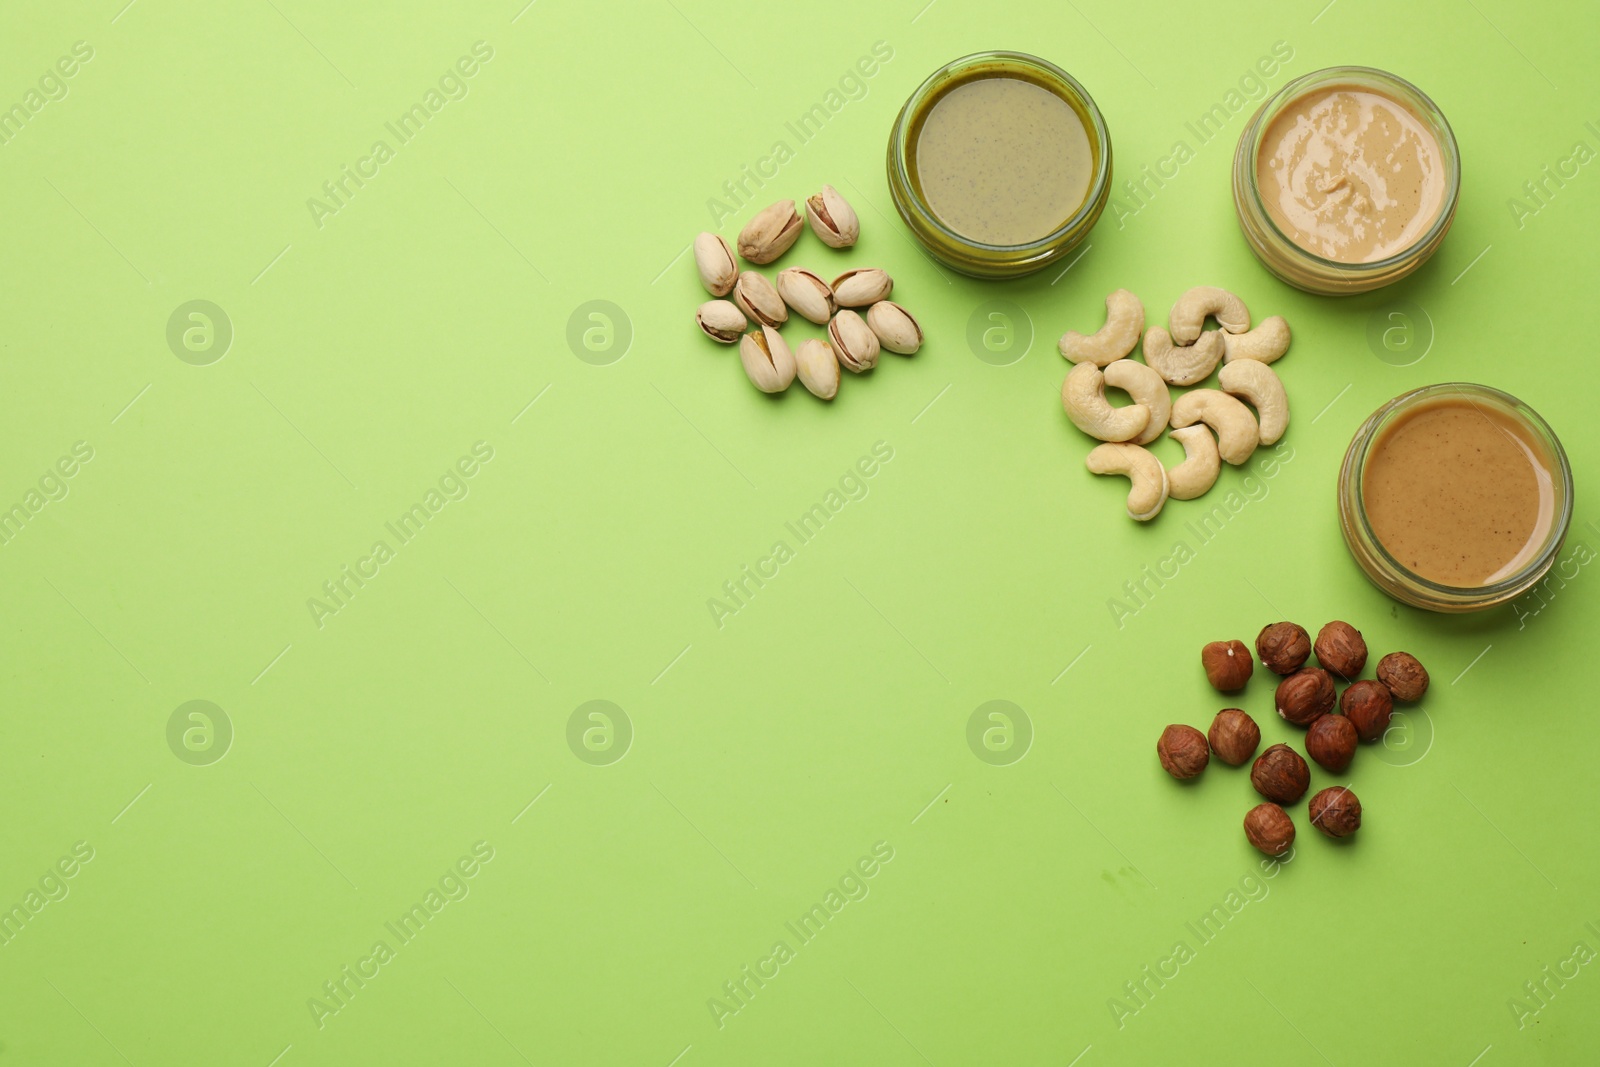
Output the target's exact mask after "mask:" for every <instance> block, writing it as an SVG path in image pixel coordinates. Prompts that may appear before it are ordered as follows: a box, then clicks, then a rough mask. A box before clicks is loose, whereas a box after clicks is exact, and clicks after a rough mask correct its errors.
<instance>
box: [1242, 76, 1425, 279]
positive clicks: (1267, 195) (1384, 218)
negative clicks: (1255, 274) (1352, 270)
mask: <svg viewBox="0 0 1600 1067" xmlns="http://www.w3.org/2000/svg"><path fill="white" fill-rule="evenodd" d="M1256 185H1257V188H1258V189H1259V191H1260V196H1261V202H1262V204H1263V205H1264V206H1265V208H1266V211H1267V214H1268V215H1269V216H1271V218H1272V221H1273V222H1274V223H1276V224H1277V226H1278V228H1279V229H1280V230H1282V231H1283V233H1284V235H1285V236H1286V237H1288V238H1289V240H1291V241H1293V242H1294V243H1295V244H1297V245H1299V246H1300V247H1301V248H1304V249H1306V250H1307V251H1309V252H1312V253H1314V254H1316V255H1319V256H1322V257H1323V258H1324V259H1330V260H1334V261H1336V262H1340V263H1376V262H1378V261H1380V260H1384V259H1388V258H1390V257H1391V256H1396V255H1399V254H1400V253H1402V252H1404V251H1406V250H1407V249H1409V248H1411V247H1412V246H1413V245H1415V244H1416V243H1417V242H1418V241H1419V240H1420V239H1421V238H1422V237H1423V235H1424V234H1426V233H1427V232H1428V230H1429V229H1430V227H1432V225H1433V222H1434V220H1435V219H1436V218H1438V216H1439V213H1440V211H1441V210H1443V208H1444V205H1445V202H1446V199H1447V194H1448V193H1449V192H1450V180H1449V175H1447V173H1446V167H1445V160H1444V153H1443V151H1442V150H1441V148H1440V145H1439V141H1438V138H1436V137H1435V136H1434V133H1433V130H1432V129H1431V128H1430V125H1429V123H1427V122H1425V121H1423V119H1422V118H1421V117H1420V116H1419V115H1418V114H1416V113H1415V112H1414V111H1413V110H1412V109H1411V108H1410V107H1409V106H1408V105H1407V104H1404V103H1402V102H1401V101H1400V100H1399V99H1397V98H1395V97H1393V96H1389V95H1388V94H1386V93H1380V92H1375V91H1373V90H1372V89H1371V88H1367V87H1362V86H1358V85H1353V84H1352V85H1331V86H1323V87H1319V88H1316V89H1312V90H1311V91H1309V92H1307V93H1306V94H1305V95H1303V96H1300V97H1298V98H1296V99H1293V100H1290V101H1289V102H1287V103H1286V104H1284V106H1283V107H1282V109H1281V110H1280V111H1279V112H1278V113H1277V115H1276V116H1275V117H1274V118H1273V119H1272V121H1271V123H1270V125H1268V127H1267V129H1266V131H1265V132H1264V133H1263V134H1262V137H1261V142H1260V147H1259V149H1258V150H1257V154H1256Z"/></svg>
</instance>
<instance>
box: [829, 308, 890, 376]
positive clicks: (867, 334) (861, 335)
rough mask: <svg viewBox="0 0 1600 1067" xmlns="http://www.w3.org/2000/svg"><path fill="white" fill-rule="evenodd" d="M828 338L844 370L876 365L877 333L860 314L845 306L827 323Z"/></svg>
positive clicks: (863, 368) (865, 368)
mask: <svg viewBox="0 0 1600 1067" xmlns="http://www.w3.org/2000/svg"><path fill="white" fill-rule="evenodd" d="M828 340H829V341H831V342H833V351H834V354H835V355H836V356H838V357H839V364H840V365H841V366H842V367H844V369H845V370H850V371H855V372H856V373H857V374H860V373H861V372H862V371H869V370H871V369H872V368H873V367H876V366H877V365H878V335H877V334H875V333H873V332H872V328H871V327H870V326H868V325H867V324H866V321H865V320H864V319H862V317H861V316H860V315H857V314H856V313H855V312H854V311H851V310H850V309H849V308H845V309H844V310H843V311H840V312H839V313H838V314H837V315H835V316H834V317H833V321H832V322H830V323H828Z"/></svg>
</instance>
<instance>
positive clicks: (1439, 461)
mask: <svg viewBox="0 0 1600 1067" xmlns="http://www.w3.org/2000/svg"><path fill="white" fill-rule="evenodd" d="M1361 494H1362V498H1363V502H1364V505H1365V509H1366V516H1367V521H1368V523H1369V524H1370V525H1371V529H1372V533H1373V536H1374V537H1376V538H1377V540H1378V543H1379V544H1381V545H1382V546H1383V547H1384V549H1385V550H1386V551H1387V552H1388V553H1389V554H1390V555H1391V556H1393V557H1394V559H1395V560H1396V561H1397V562H1398V563H1399V564H1400V565H1401V566H1403V567H1405V568H1407V569H1408V570H1410V571H1411V572H1412V573H1414V574H1417V575H1419V576H1421V577H1423V578H1426V579H1428V580H1429V581H1433V582H1437V583H1439V584H1441V585H1448V586H1458V587H1469V586H1470V587H1477V586H1486V585H1491V584H1493V583H1495V582H1497V581H1501V580H1503V579H1504V578H1506V577H1508V576H1510V575H1512V574H1514V573H1516V572H1517V571H1519V570H1520V569H1522V568H1523V567H1525V566H1526V565H1527V564H1528V563H1529V562H1530V561H1531V560H1532V559H1533V558H1534V556H1535V555H1537V554H1538V553H1539V551H1540V549H1541V547H1542V546H1543V545H1544V544H1545V542H1546V541H1547V540H1548V539H1549V535H1550V530H1551V525H1552V523H1554V521H1555V518H1556V492H1555V486H1554V483H1553V471H1552V465H1551V460H1550V457H1549V456H1548V455H1547V454H1546V452H1545V449H1544V447H1543V446H1542V445H1541V444H1539V443H1538V442H1537V441H1536V440H1534V439H1533V438H1532V437H1531V436H1530V435H1529V434H1528V433H1527V431H1526V430H1525V428H1524V427H1523V425H1522V424H1521V423H1520V422H1519V421H1517V420H1515V419H1513V418H1511V417H1509V416H1508V415H1506V414H1504V413H1503V412H1500V411H1497V410H1494V409H1492V408H1490V407H1488V406H1487V405H1484V404H1481V403H1476V402H1474V401H1473V400H1471V399H1469V398H1465V397H1445V398H1441V399H1438V400H1433V401H1429V402H1426V403H1423V404H1419V405H1417V406H1416V407H1415V408H1413V409H1412V410H1410V411H1408V412H1406V413H1405V414H1404V415H1403V416H1402V417H1401V418H1399V419H1396V420H1395V421H1394V422H1393V423H1392V424H1391V425H1389V426H1388V427H1386V428H1385V429H1384V430H1383V432H1382V433H1381V435H1380V436H1379V437H1378V438H1377V440H1376V441H1375V442H1374V443H1373V444H1372V446H1371V448H1370V450H1369V452H1368V455H1367V461H1366V467H1365V470H1364V472H1363V475H1362V479H1361Z"/></svg>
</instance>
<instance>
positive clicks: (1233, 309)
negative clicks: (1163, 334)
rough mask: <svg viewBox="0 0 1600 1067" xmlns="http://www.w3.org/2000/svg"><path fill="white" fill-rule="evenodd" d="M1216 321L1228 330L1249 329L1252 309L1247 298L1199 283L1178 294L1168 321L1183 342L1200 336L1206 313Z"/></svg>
mask: <svg viewBox="0 0 1600 1067" xmlns="http://www.w3.org/2000/svg"><path fill="white" fill-rule="evenodd" d="M1207 315H1210V316H1211V317H1213V318H1215V319H1216V320H1217V325H1219V326H1221V327H1222V328H1223V329H1224V330H1227V331H1228V332H1229V333H1244V332H1245V331H1246V330H1248V329H1249V328H1250V309H1249V308H1247V307H1245V306H1244V301H1243V300H1240V299H1239V298H1238V297H1236V296H1234V295H1233V294H1232V293H1230V292H1228V290H1226V289H1218V288H1217V287H1216V286H1214V285H1197V286H1195V287H1194V288H1193V289H1190V290H1189V291H1188V292H1187V293H1184V294H1183V295H1182V296H1180V297H1178V302H1177V303H1176V304H1173V305H1172V314H1170V315H1169V316H1167V324H1168V325H1169V326H1171V327H1172V339H1173V340H1174V341H1177V342H1178V343H1179V344H1180V345H1192V344H1194V343H1195V341H1197V340H1199V338H1200V329H1201V327H1203V326H1204V325H1205V323H1206V316H1207Z"/></svg>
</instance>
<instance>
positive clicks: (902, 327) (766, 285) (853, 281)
mask: <svg viewBox="0 0 1600 1067" xmlns="http://www.w3.org/2000/svg"><path fill="white" fill-rule="evenodd" d="M806 218H807V219H809V220H810V223H811V232H812V233H814V234H816V235H817V239H818V240H819V241H821V242H822V243H823V244H825V245H827V246H828V247H829V248H849V247H850V246H851V245H853V244H855V243H856V238H857V237H859V236H860V235H861V222H860V220H859V219H858V218H857V217H856V213H855V209H854V208H852V207H851V206H850V204H849V202H848V201H847V200H845V198H844V197H842V196H840V195H839V191H838V190H837V189H835V188H834V187H833V186H831V185H824V186H823V187H822V192H820V193H818V194H817V195H815V196H813V197H810V198H809V199H808V200H807V201H806ZM804 228H805V226H804V223H803V222H802V220H801V217H800V214H799V212H798V211H797V210H796V207H795V202H794V201H793V200H780V201H778V202H777V203H776V204H773V205H771V206H770V207H767V208H764V209H763V210H761V211H760V212H758V213H757V214H756V216H755V218H753V219H751V220H750V221H749V222H748V223H746V224H745V227H744V229H743V230H741V231H739V255H740V256H742V257H743V258H744V259H746V260H748V261H749V262H751V263H755V264H757V265H765V264H768V263H772V262H774V261H776V260H777V259H778V257H780V256H782V255H783V254H784V253H785V252H787V251H788V250H789V249H790V248H791V247H792V246H793V245H794V243H795V242H796V241H797V240H799V239H800V231H801V230H802V229H804ZM694 261H695V266H696V267H698V268H699V271H700V280H701V281H702V282H703V283H704V284H705V287H706V291H707V292H709V293H710V294H711V295H712V296H714V297H718V298H722V297H726V296H727V295H728V294H729V293H732V294H733V299H732V300H725V299H716V300H708V301H706V302H705V303H704V304H701V305H700V307H699V309H698V310H697V311H696V312H695V316H694V317H695V322H696V323H698V324H699V326H700V329H701V331H702V332H704V333H705V335H706V336H707V337H709V338H711V339H712V340H713V341H717V342H719V343H721V344H725V345H731V344H735V343H737V344H738V346H739V361H740V362H741V363H743V364H744V372H745V374H746V375H747V376H748V377H749V378H750V381H751V382H752V383H753V384H754V385H755V387H756V388H757V389H760V390H761V391H762V392H763V393H781V392H783V391H784V390H785V389H787V388H789V385H790V383H791V382H793V381H794V380H795V378H797V377H798V378H799V379H800V384H802V385H804V386H805V387H806V388H807V389H809V390H810V391H811V393H812V394H813V395H815V396H818V397H821V398H822V399H823V400H832V399H833V398H834V396H835V395H837V393H838V392H839V368H840V367H841V366H842V367H844V368H845V369H846V370H848V371H851V372H853V373H855V374H863V373H865V372H866V371H869V370H871V369H872V368H873V367H876V366H877V365H878V355H879V353H880V352H881V351H882V350H883V349H888V350H889V351H890V352H896V353H899V354H901V355H907V356H909V355H911V354H912V353H913V352H915V351H916V350H917V349H918V348H920V347H922V327H921V326H919V325H918V324H917V320H916V319H914V318H912V317H911V313H910V312H908V311H906V309H905V308H903V307H901V306H900V305H899V304H896V303H894V302H893V301H891V300H890V299H889V294H890V292H892V291H893V289H894V279H893V278H891V277H889V274H888V272H887V271H883V270H879V269H878V268H876V267H866V268H856V269H853V270H847V271H845V272H844V273H843V274H841V275H839V276H838V277H837V278H835V279H834V280H833V281H832V283H829V282H825V281H823V280H822V275H820V274H817V273H816V272H815V271H810V270H806V269H805V268H804V267H790V268H789V269H788V270H784V271H779V272H778V281H777V284H776V285H774V284H773V283H772V282H770V281H768V280H767V279H766V277H765V276H763V275H761V274H758V273H756V272H755V271H753V270H742V271H741V270H740V269H739V261H738V259H736V258H735V257H734V254H733V249H732V248H730V247H729V246H728V242H727V241H726V240H724V239H723V238H722V237H721V236H719V235H718V234H714V233H702V234H701V235H700V236H698V237H696V238H695V239H694ZM856 308H866V309H867V312H866V317H865V318H863V317H862V315H861V313H860V312H858V311H856V310H855V309H856ZM791 310H793V311H794V313H795V314H797V315H799V316H800V317H801V318H804V319H807V320H809V321H811V322H814V323H816V324H817V325H818V326H826V327H827V328H828V336H827V338H826V339H822V338H816V337H808V338H806V339H805V340H803V341H801V342H800V345H799V347H798V348H795V349H793V350H791V349H790V348H789V343H788V342H787V341H785V340H784V339H783V337H782V336H781V335H780V334H779V332H778V331H779V329H780V328H781V327H782V326H783V324H784V323H786V322H788V321H789V312H790V311H791ZM752 321H753V322H754V323H755V328H754V329H752V330H750V332H749V333H745V332H744V331H745V329H746V327H748V326H750V324H751V322H752Z"/></svg>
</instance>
